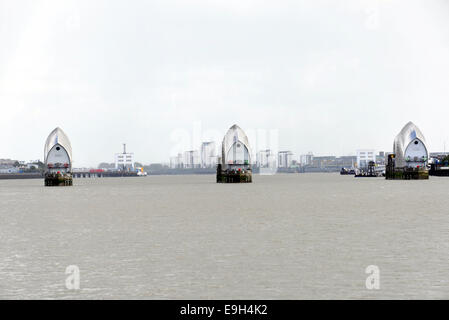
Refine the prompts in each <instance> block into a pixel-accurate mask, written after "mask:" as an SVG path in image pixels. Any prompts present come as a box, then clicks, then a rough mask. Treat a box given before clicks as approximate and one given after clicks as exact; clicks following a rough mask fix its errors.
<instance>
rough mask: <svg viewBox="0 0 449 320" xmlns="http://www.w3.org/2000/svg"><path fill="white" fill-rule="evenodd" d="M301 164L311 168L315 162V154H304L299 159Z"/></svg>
mask: <svg viewBox="0 0 449 320" xmlns="http://www.w3.org/2000/svg"><path fill="white" fill-rule="evenodd" d="M299 162H300V163H301V165H302V166H310V165H312V162H313V153H312V152H309V153H308V154H302V155H301V156H300V157H299Z"/></svg>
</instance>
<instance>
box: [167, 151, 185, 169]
mask: <svg viewBox="0 0 449 320" xmlns="http://www.w3.org/2000/svg"><path fill="white" fill-rule="evenodd" d="M183 167H184V161H183V157H182V154H181V153H178V155H177V156H175V157H171V158H170V169H179V168H183Z"/></svg>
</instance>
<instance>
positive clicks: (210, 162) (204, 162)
mask: <svg viewBox="0 0 449 320" xmlns="http://www.w3.org/2000/svg"><path fill="white" fill-rule="evenodd" d="M216 165H217V154H216V149H215V142H213V141H209V142H203V143H202V144H201V167H202V168H213V167H215V166H216Z"/></svg>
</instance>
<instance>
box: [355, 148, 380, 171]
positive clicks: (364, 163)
mask: <svg viewBox="0 0 449 320" xmlns="http://www.w3.org/2000/svg"><path fill="white" fill-rule="evenodd" d="M370 161H373V162H376V152H375V151H374V150H373V149H360V150H357V168H366V167H368V164H369V162H370Z"/></svg>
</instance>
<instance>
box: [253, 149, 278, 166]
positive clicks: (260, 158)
mask: <svg viewBox="0 0 449 320" xmlns="http://www.w3.org/2000/svg"><path fill="white" fill-rule="evenodd" d="M256 164H257V166H258V167H259V168H274V167H275V166H276V157H275V155H274V154H273V152H272V151H271V150H270V149H266V150H261V151H259V152H258V153H257V155H256Z"/></svg>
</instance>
